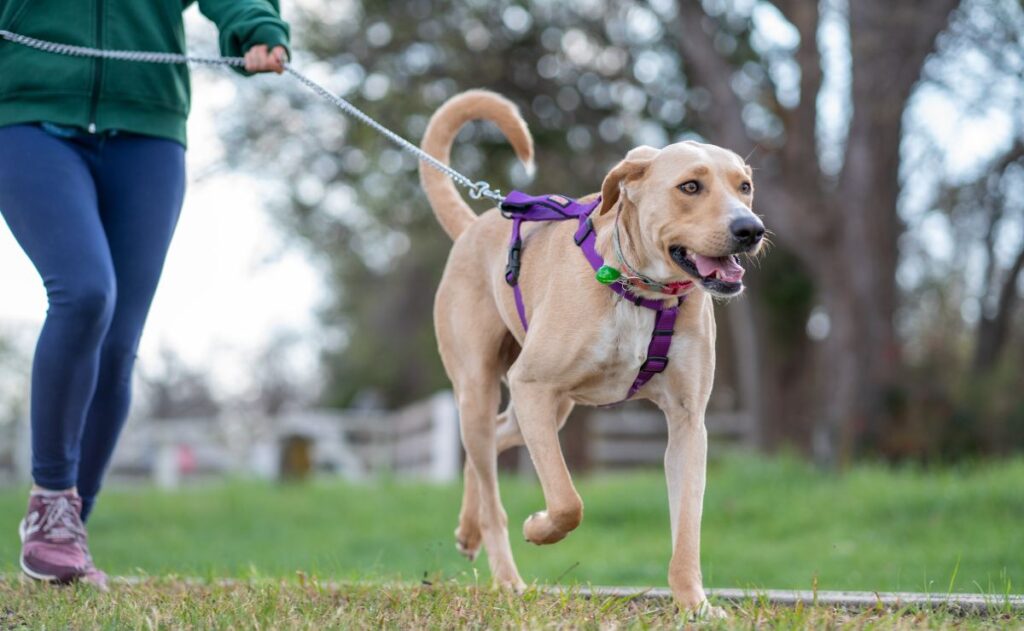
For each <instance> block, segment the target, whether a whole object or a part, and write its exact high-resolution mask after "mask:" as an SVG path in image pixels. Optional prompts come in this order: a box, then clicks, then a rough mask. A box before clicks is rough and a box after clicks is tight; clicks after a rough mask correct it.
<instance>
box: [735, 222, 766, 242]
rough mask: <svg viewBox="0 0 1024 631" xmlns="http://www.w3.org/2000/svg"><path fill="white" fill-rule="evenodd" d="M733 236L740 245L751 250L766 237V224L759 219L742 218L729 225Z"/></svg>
mask: <svg viewBox="0 0 1024 631" xmlns="http://www.w3.org/2000/svg"><path fill="white" fill-rule="evenodd" d="M729 230H730V231H731V232H732V236H733V238H734V239H736V241H737V242H739V244H740V245H742V246H744V247H747V248H750V247H753V246H755V245H757V244H758V242H759V241H761V239H762V238H763V237H764V224H763V223H761V220H760V219H758V218H757V217H753V216H751V217H740V218H739V219H734V220H733V222H732V223H731V224H729Z"/></svg>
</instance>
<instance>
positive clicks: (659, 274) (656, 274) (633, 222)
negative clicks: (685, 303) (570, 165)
mask: <svg viewBox="0 0 1024 631" xmlns="http://www.w3.org/2000/svg"><path fill="white" fill-rule="evenodd" d="M619 203H620V204H624V203H626V202H624V201H620V202H619ZM591 219H592V221H593V225H594V231H595V232H596V233H597V236H596V239H595V242H594V248H595V249H596V250H597V252H598V254H600V255H601V258H603V259H604V261H605V264H607V265H610V266H612V267H615V268H618V269H619V271H621V272H622V274H623V275H629V274H630V272H629V270H628V269H625V266H624V265H623V264H622V261H621V260H620V257H619V253H620V252H621V255H622V258H624V259H625V260H626V261H627V262H628V264H629V267H632V268H633V270H635V271H636V272H637V273H638V274H641V275H643V276H645V277H647V278H650V279H652V280H654V281H657V282H672V281H673V280H674V281H678V280H679V279H678V278H677V279H672V280H668V279H666V278H665V276H666V274H665V270H664V269H658V268H659V267H663V266H658V265H655V264H654V262H653V261H652V260H651V258H650V257H649V256H648V254H647V252H648V251H649V246H645V244H643V243H641V242H640V241H639V239H640V236H639V235H642V234H643V232H642V229H641V226H640V219H639V216H638V214H637V212H636V208H634V207H632V206H627V207H625V208H616V209H614V210H612V211H610V212H605V213H603V214H596V213H595V214H594V215H592V216H591ZM616 222H618V226H617V228H618V240H619V243H618V248H619V251H618V252H616V244H615V239H616V236H615V233H616ZM684 283H685V281H684ZM677 284H679V283H677ZM688 285H689V286H688V287H687V288H685V289H683V290H682V291H681V293H675V294H673V295H672V296H671V297H672V299H677V298H679V297H681V296H684V295H686V294H689V293H691V292H692V290H693V289H694V288H695V285H694V284H693V283H688ZM631 291H633V292H634V293H635V294H637V295H639V296H641V297H643V298H652V299H658V298H665V299H669V298H670V296H668V295H666V294H665V293H662V292H659V291H653V290H647V289H645V288H643V287H638V286H633V287H632V289H631Z"/></svg>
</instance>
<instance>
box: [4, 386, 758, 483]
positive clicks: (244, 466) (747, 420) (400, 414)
mask: <svg viewBox="0 0 1024 631" xmlns="http://www.w3.org/2000/svg"><path fill="white" fill-rule="evenodd" d="M582 412H583V413H581V414H580V415H579V417H578V418H574V419H573V420H572V421H570V427H568V428H567V429H566V430H565V431H566V432H569V433H571V438H570V437H568V436H567V437H564V438H563V444H564V445H565V446H566V447H569V443H572V445H573V446H574V447H576V449H569V450H568V451H567V458H568V459H569V461H570V466H572V467H573V468H574V469H577V470H579V469H583V468H586V469H591V470H620V469H628V468H656V467H660V466H661V463H662V460H663V457H664V452H665V443H666V440H667V431H666V424H665V419H664V417H663V416H662V414H661V413H660V412H658V411H656V410H652V409H645V408H643V407H642V406H632V405H631V406H625V407H623V408H619V409H591V410H586V411H582ZM753 424H754V421H753V419H752V417H751V416H749V415H747V414H743V413H714V414H709V415H708V418H707V426H708V432H709V434H710V435H711V437H712V439H713V440H723V439H724V440H728V441H730V442H734V443H741V444H743V443H750V441H751V437H752V436H753V435H754V427H753ZM26 426H27V423H24V424H22V427H21V428H20V429H19V428H16V427H11V426H7V427H0V430H3V431H4V435H3V436H2V437H0V438H2V439H3V443H4V444H0V482H3V480H4V479H8V480H10V479H12V478H13V479H22V480H25V479H27V478H28V473H29V466H30V465H29V449H28V431H27V427H26ZM5 448H6V449H5ZM516 461H518V465H515V466H513V468H514V469H518V470H519V471H520V472H521V473H532V465H531V463H530V462H529V457H528V456H527V455H526V454H525V453H523V452H522V451H521V450H520V452H519V454H518V456H513V457H512V462H513V463H515V462H516ZM461 463H462V449H461V445H460V440H459V426H458V414H457V411H456V408H455V403H454V400H453V397H452V394H451V393H450V392H448V391H443V392H439V393H437V394H435V395H434V396H432V397H429V398H427V399H424V400H422V401H419V402H417V403H414V404H412V405H410V406H408V407H406V408H403V409H401V410H397V411H381V410H344V411H339V410H300V411H293V412H288V413H285V414H282V415H281V416H279V417H276V418H265V417H254V416H251V415H241V414H234V415H230V414H228V415H224V416H221V417H218V418H196V419H163V420H152V419H149V420H147V419H133V420H132V421H130V422H129V425H128V427H127V428H126V430H125V433H124V437H123V439H122V441H121V444H120V445H119V446H118V449H117V452H116V454H115V457H114V462H113V466H112V469H111V474H112V476H113V477H114V478H118V479H121V480H126V479H137V480H149V481H153V482H155V483H156V484H158V485H160V486H163V487H174V486H177V485H178V484H180V483H181V482H182V481H183V480H186V479H190V478H199V477H212V476H218V475H226V474H230V475H240V476H253V477H258V478H264V479H280V478H287V477H302V476H305V475H312V474H318V473H323V474H332V475H338V476H341V477H343V478H345V479H348V480H364V479H370V478H374V477H378V476H381V475H388V476H395V477H398V478H403V479H414V480H422V481H431V482H438V483H443V482H449V481H452V480H456V479H458V478H459V476H460V474H461ZM506 463H508V461H507V460H506ZM5 469H6V472H5Z"/></svg>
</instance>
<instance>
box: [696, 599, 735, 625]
mask: <svg viewBox="0 0 1024 631" xmlns="http://www.w3.org/2000/svg"><path fill="white" fill-rule="evenodd" d="M686 617H687V620H688V621H690V622H710V621H713V620H725V619H727V618H728V617H729V614H728V613H726V611H725V609H722V608H721V607H716V606H714V605H712V604H711V603H710V602H708V601H707V600H703V601H701V603H700V604H699V605H697V606H696V607H694V608H692V609H688V610H686Z"/></svg>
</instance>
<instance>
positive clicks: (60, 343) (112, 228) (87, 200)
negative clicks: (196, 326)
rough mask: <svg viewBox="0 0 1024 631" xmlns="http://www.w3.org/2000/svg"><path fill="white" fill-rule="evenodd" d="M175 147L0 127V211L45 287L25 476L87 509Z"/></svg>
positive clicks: (166, 202)
mask: <svg viewBox="0 0 1024 631" xmlns="http://www.w3.org/2000/svg"><path fill="white" fill-rule="evenodd" d="M184 162H185V149H184V147H182V146H181V145H180V144H178V143H176V142H174V141H171V140H163V139H159V138H150V137H145V136H138V135H132V134H114V135H109V134H107V135H100V136H95V135H89V134H86V133H84V132H72V131H71V130H67V129H58V128H53V127H47V128H46V129H44V128H43V127H41V126H39V125H12V126H7V127H0V214H2V215H3V217H4V219H5V220H6V221H7V225H8V226H9V227H10V229H11V232H12V233H13V234H14V238H15V239H17V241H18V244H19V245H21V247H22V248H23V249H24V250H25V253H26V254H28V257H29V258H30V259H31V260H32V263H33V264H34V265H35V267H36V269H37V270H38V271H39V275H40V276H41V277H42V280H43V283H44V285H45V286H46V294H47V298H48V300H49V310H48V311H47V315H46V322H45V324H44V325H43V329H42V332H41V333H40V335H39V342H38V344H37V345H36V352H35V361H34V362H33V365H32V399H31V414H32V477H33V479H34V480H35V482H36V484H38V485H40V486H42V487H44V488H48V489H66V488H70V487H72V486H77V487H78V492H79V494H81V496H82V500H83V504H84V516H86V517H87V516H88V513H89V511H90V510H91V508H92V506H93V503H94V502H95V500H96V494H97V493H98V492H99V489H100V483H101V482H102V479H103V474H104V472H105V470H106V468H107V465H108V463H109V462H110V457H111V455H112V454H113V452H114V445H115V444H116V442H117V438H118V435H119V434H120V433H121V428H122V426H123V425H124V421H125V419H126V418H127V416H128V407H129V403H130V400H131V375H132V367H133V365H134V363H135V353H136V349H137V348H138V344H139V338H140V336H141V335H142V327H143V325H144V323H145V321H146V314H147V313H148V311H149V305H150V303H151V301H152V299H153V293H154V292H155V291H156V286H157V282H158V280H159V278H160V272H161V270H162V268H163V263H164V258H165V255H166V253H167V248H168V246H169V245H170V241H171V236H172V235H173V233H174V227H175V224H176V223H177V221H178V214H179V212H180V210H181V203H182V198H183V196H184V191H185V166H184Z"/></svg>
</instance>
